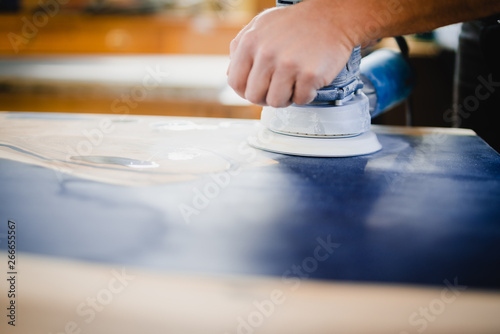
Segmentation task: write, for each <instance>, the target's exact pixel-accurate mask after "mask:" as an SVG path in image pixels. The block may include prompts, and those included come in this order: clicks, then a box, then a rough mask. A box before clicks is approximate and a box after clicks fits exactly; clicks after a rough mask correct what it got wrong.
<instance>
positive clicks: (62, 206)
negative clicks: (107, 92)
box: [0, 113, 500, 333]
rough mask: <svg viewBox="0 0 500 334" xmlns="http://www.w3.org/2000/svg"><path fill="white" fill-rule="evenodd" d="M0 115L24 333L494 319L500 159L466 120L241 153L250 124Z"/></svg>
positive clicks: (315, 328) (328, 329) (323, 327)
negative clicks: (355, 148) (319, 145)
mask: <svg viewBox="0 0 500 334" xmlns="http://www.w3.org/2000/svg"><path fill="white" fill-rule="evenodd" d="M0 119H1V120H0V158H1V160H0V184H1V190H0V199H1V201H0V213H1V219H2V225H3V226H5V224H6V222H7V220H9V219H10V220H12V221H15V222H16V224H17V230H16V233H17V235H18V239H19V244H18V248H17V250H18V251H20V252H21V253H20V255H19V256H20V261H19V262H20V263H21V264H23V263H24V264H23V266H24V267H20V269H19V270H20V273H19V275H23V272H26V276H28V275H29V276H30V277H29V278H24V279H26V281H25V282H26V283H25V284H26V285H25V286H23V285H20V286H19V290H20V291H22V289H23V288H25V289H27V290H28V291H29V293H30V295H29V297H26V296H25V297H24V298H26V299H25V302H26V303H27V304H28V305H30V310H31V311H33V313H30V315H32V316H33V319H36V320H34V322H35V323H34V324H31V325H29V324H27V323H26V320H22V318H21V316H19V322H20V323H22V322H23V321H25V322H24V326H28V327H29V326H31V327H29V328H30V329H34V328H38V329H39V330H40V332H42V331H45V332H47V331H53V332H56V331H62V330H64V328H65V326H66V325H67V324H68V323H70V322H72V321H73V322H75V324H76V325H74V324H72V323H71V324H70V325H68V326H69V328H70V329H73V330H76V329H81V330H83V332H85V331H88V332H92V333H101V332H103V333H104V332H106V331H109V330H110V328H111V329H112V330H115V331H117V330H120V331H122V332H125V333H128V332H130V333H132V332H134V331H137V330H139V328H142V329H140V330H146V332H147V331H148V330H149V331H151V332H153V331H155V330H156V331H157V330H159V329H161V330H162V331H163V330H166V331H167V332H179V331H180V332H183V333H195V332H200V331H203V332H205V333H206V332H210V333H212V332H214V333H224V332H227V333H234V332H238V333H240V332H241V333H250V332H253V331H255V332H257V330H256V329H257V328H258V330H259V331H260V332H262V333H271V332H283V333H284V332H287V333H289V332H296V333H300V332H320V333H323V332H324V333H332V332H342V333H361V332H367V331H369V332H371V333H388V332H395V333H415V332H417V330H420V329H421V330H422V331H423V330H424V327H425V330H426V333H427V332H428V333H441V332H457V331H461V330H463V328H470V329H471V331H474V332H475V333H494V332H498V330H499V328H500V320H499V319H498V317H497V315H498V312H499V311H500V294H499V292H498V289H499V287H500V266H499V264H500V242H499V241H500V206H499V205H498V203H500V179H499V178H498V175H499V172H500V156H499V155H498V153H496V152H495V151H494V150H493V149H491V148H490V147H489V146H488V145H487V144H486V143H485V142H483V141H482V140H481V139H480V138H479V137H477V136H476V135H475V134H474V133H473V132H472V131H470V130H463V129H439V128H404V127H387V126H373V129H374V131H375V132H376V133H377V135H378V137H379V140H380V142H381V144H382V145H383V149H382V151H380V152H377V153H375V154H373V155H368V156H360V157H352V158H331V159H325V158H303V157H292V156H286V155H280V154H273V153H269V152H263V151H259V150H255V149H253V148H250V147H248V145H247V144H246V137H247V136H248V135H249V134H250V133H251V132H252V131H254V130H255V126H256V124H257V123H256V121H253V120H230V119H213V118H211V119H208V118H179V117H158V116H135V115H134V116H130V115H99V116H98V115H85V114H50V113H2V114H0ZM2 232H3V233H5V232H4V231H2ZM5 236H6V235H4V239H3V240H5ZM1 246H2V247H3V250H2V251H3V252H5V243H4V242H2V243H1ZM23 258H24V260H23ZM21 264H20V266H21ZM21 270H22V271H21ZM120 270H123V271H124V272H128V273H133V274H130V275H132V276H134V278H133V279H131V283H130V288H127V289H128V290H127V289H126V288H125V287H128V281H126V280H125V281H124V283H123V284H124V287H123V291H124V292H123V293H121V292H116V293H115V292H113V291H112V290H113V289H115V290H116V291H117V290H118V287H117V285H116V284H115V285H112V284H111V283H110V282H111V280H113V277H114V278H115V279H114V281H113V282H115V283H116V282H117V279H116V277H118V276H119V275H118V274H117V272H118V273H119V272H121V271H120ZM127 270H128V271H127ZM117 275H118V276H117ZM122 276H123V275H122ZM20 277H24V276H20ZM125 277H126V276H125ZM122 280H123V279H122ZM125 283H126V284H125ZM113 284H114V283H113ZM112 287H113V288H112ZM103 291H104V292H103ZM106 291H107V292H106ZM109 291H111V292H113V293H111V292H109ZM92 296H97V297H99V296H100V298H101V299H99V298H97V300H101V302H102V303H101V304H99V305H97V306H100V307H101V308H102V309H103V310H101V311H102V313H99V312H101V311H98V312H97V311H94V312H93V313H92V312H91V309H89V308H88V305H86V304H85V301H86V300H87V298H92ZM1 298H2V301H3V300H5V298H6V297H5V294H2V297H1ZM44 298H50V299H51V300H53V301H54V302H53V303H52V304H51V305H50V307H43V305H44V300H45V299H44ZM106 298H108V299H106ZM113 298H115V299H113ZM94 299H95V298H94ZM81 303H84V305H83V306H82V305H81ZM257 305H259V306H257ZM78 307H80V309H79V308H78ZM86 307H87V308H86ZM266 307H267V308H266ZM422 309H428V310H430V311H428V312H430V313H429V314H427V315H425V314H423V315H422V314H421V313H419V312H423V311H422ZM34 310H36V312H37V313H35V312H34ZM78 311H80V313H79V312H78ZM85 311H87V313H85ZM20 312H21V311H20ZM75 312H76V313H75ZM266 312H267V313H266ZM34 314H38V315H37V316H35V315H34ZM92 314H94V316H92ZM259 314H260V315H259ZM62 315H64V316H62ZM118 319H120V320H119V321H118ZM87 320H89V321H88V322H87ZM360 320H362V321H360ZM2 325H4V324H3V323H2ZM73 325H74V326H73ZM75 326H76V327H75ZM141 326H144V327H141ZM464 326H466V327H464ZM75 328H76V329H75Z"/></svg>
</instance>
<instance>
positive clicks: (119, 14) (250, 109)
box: [0, 0, 459, 126]
mask: <svg viewBox="0 0 500 334" xmlns="http://www.w3.org/2000/svg"><path fill="white" fill-rule="evenodd" d="M274 4H275V1H274V0H245V1H243V0H0V110H2V111H51V112H82V113H108V114H121V113H123V114H128V113H130V114H144V115H176V116H203V117H235V118H259V116H260V109H261V108H260V107H258V106H254V105H251V104H249V103H248V102H246V101H244V100H242V99H240V98H239V97H238V96H236V94H234V92H232V90H231V89H229V88H228V86H227V83H226V68H227V64H228V62H229V60H228V53H229V43H230V41H231V40H232V39H233V38H234V37H235V36H236V34H237V33H238V31H239V30H240V29H241V28H242V27H243V26H244V25H245V24H247V23H248V22H249V21H250V19H251V18H252V17H253V16H255V15H256V14H257V13H259V12H260V11H262V10H263V9H265V8H269V7H273V6H274ZM458 29H459V28H458V27H457V26H452V27H447V28H445V29H440V30H438V31H434V32H428V33H425V34H420V35H415V36H409V44H410V52H411V53H410V55H411V61H412V64H413V65H414V67H415V70H416V72H417V80H418V81H417V86H416V89H415V91H414V93H413V98H412V105H413V112H414V120H413V121H414V122H413V124H414V125H422V126H449V125H450V124H447V123H446V121H445V119H444V118H443V115H444V114H445V113H446V111H447V110H449V109H451V106H452V81H453V69H454V54H455V49H456V41H457V34H458V31H459V30H458ZM380 47H390V48H397V46H396V43H394V42H393V41H392V39H386V40H382V41H381V42H380V43H379V44H378V45H377V46H376V47H375V48H380ZM365 52H369V50H368V51H365ZM404 115H405V113H404V106H400V107H396V108H394V109H393V110H391V111H389V112H387V113H386V114H384V115H381V116H379V117H378V118H377V119H376V120H375V123H383V124H395V125H399V124H404V122H405V116H404Z"/></svg>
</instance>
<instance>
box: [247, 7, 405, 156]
mask: <svg viewBox="0 0 500 334" xmlns="http://www.w3.org/2000/svg"><path fill="white" fill-rule="evenodd" d="M300 1H301V0H299V1H284V0H277V5H278V6H287V5H292V4H295V3H297V2H300ZM400 46H401V45H400ZM413 81H414V80H413V71H412V69H411V67H410V65H409V63H408V60H407V55H405V54H404V53H401V52H396V51H392V50H388V49H381V50H378V51H375V52H373V53H372V54H370V55H369V56H367V57H365V58H363V61H362V58H361V47H360V46H358V47H356V48H354V50H353V51H352V54H351V57H350V58H349V60H348V62H347V64H346V66H345V67H344V68H343V69H342V71H341V72H340V73H339V75H338V76H337V77H336V78H335V79H334V80H333V81H332V82H331V83H330V84H329V85H328V86H326V87H323V88H321V89H319V90H318V91H317V96H316V98H315V99H314V101H312V102H311V103H310V104H307V105H296V104H292V105H290V106H288V107H286V108H273V107H264V108H263V109H262V114H261V122H260V124H259V129H258V131H257V132H256V133H255V134H254V135H252V136H250V137H249V138H248V143H249V144H250V145H251V146H253V147H255V148H259V149H262V150H266V151H271V152H276V153H283V154H289V155H298V156H313V157H349V156H358V155H365V154H371V153H374V152H377V151H379V150H380V149H381V148H382V146H381V144H380V142H379V141H378V139H377V136H376V135H375V133H374V132H373V131H371V130H370V125H371V118H372V117H375V116H377V115H379V114H381V113H382V112H384V111H386V110H388V109H390V108H392V107H393V106H395V105H396V104H398V103H400V102H402V101H404V100H405V99H406V98H407V97H408V96H409V94H410V93H411V91H412V88H413Z"/></svg>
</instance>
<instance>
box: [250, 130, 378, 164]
mask: <svg viewBox="0 0 500 334" xmlns="http://www.w3.org/2000/svg"><path fill="white" fill-rule="evenodd" d="M248 143H249V144H250V146H252V147H255V148H258V149H261V150H265V151H269V152H274V153H282V154H288V155H297V156H308V157H353V156H359V155H366V154H371V153H375V152H377V151H379V150H380V149H382V145H380V142H379V141H378V139H377V136H376V135H375V133H374V132H373V131H367V132H364V133H362V134H360V135H357V136H352V137H340V138H325V137H316V138H314V137H299V136H293V135H286V134H281V133H277V132H273V131H270V130H269V129H267V128H266V127H264V126H262V125H261V124H259V129H258V130H257V132H256V133H255V134H253V135H251V136H250V137H249V138H248Z"/></svg>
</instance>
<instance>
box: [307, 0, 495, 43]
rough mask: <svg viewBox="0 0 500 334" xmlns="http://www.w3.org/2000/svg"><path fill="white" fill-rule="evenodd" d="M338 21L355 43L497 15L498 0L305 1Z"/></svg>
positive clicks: (332, 20) (334, 22) (330, 18)
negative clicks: (344, 26)
mask: <svg viewBox="0 0 500 334" xmlns="http://www.w3.org/2000/svg"><path fill="white" fill-rule="evenodd" d="M306 2H310V4H309V5H313V3H315V4H314V6H315V7H317V8H321V11H322V13H323V15H325V13H329V14H328V20H330V23H331V24H332V27H333V26H334V27H338V23H339V22H338V21H341V22H343V24H344V25H346V26H347V27H346V28H345V32H346V33H347V34H348V35H349V37H350V38H351V39H352V42H353V43H354V44H363V43H365V42H368V41H370V40H374V39H379V38H383V37H389V36H398V35H405V34H410V33H417V32H423V31H429V30H432V29H435V28H438V27H441V26H444V25H448V24H452V23H457V22H464V21H469V20H473V19H478V18H482V17H486V16H490V15H493V14H495V13H500V1H499V0H350V1H345V0H307V1H305V2H304V3H303V4H302V5H305V4H306Z"/></svg>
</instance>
